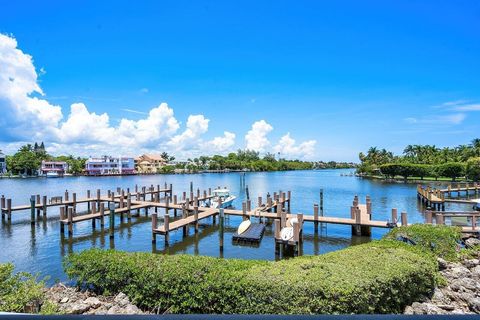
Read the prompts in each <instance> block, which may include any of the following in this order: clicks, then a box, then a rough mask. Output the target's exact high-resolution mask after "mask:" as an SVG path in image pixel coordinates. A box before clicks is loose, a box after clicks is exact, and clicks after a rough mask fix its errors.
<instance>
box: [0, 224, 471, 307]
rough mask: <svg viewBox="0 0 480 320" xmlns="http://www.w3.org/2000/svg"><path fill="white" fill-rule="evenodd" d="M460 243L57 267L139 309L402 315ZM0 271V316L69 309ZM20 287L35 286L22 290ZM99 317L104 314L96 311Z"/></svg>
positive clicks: (417, 231)
mask: <svg viewBox="0 0 480 320" xmlns="http://www.w3.org/2000/svg"><path fill="white" fill-rule="evenodd" d="M461 237H462V235H461V232H460V229H459V228H457V227H450V226H433V225H420V224H417V225H411V226H408V227H399V228H394V229H392V230H391V231H390V232H389V233H388V234H386V235H385V236H384V237H383V238H382V239H381V240H377V241H372V242H369V243H367V244H362V245H356V246H352V247H349V248H346V249H342V250H339V251H335V252H331V253H327V254H324V255H319V256H302V257H297V258H295V259H288V260H281V261H261V260H240V259H222V258H213V257H205V256H192V255H172V256H169V255H157V254H153V253H146V252H138V253H129V252H122V251H116V250H100V249H89V250H85V251H82V252H79V253H73V254H70V255H69V256H67V257H66V258H65V260H64V269H65V272H66V274H67V276H68V277H69V278H70V279H71V280H72V281H74V282H76V285H77V290H79V292H91V293H92V294H95V295H98V297H103V296H110V297H114V296H115V297H118V295H123V296H122V297H123V298H122V299H124V298H125V297H124V294H125V295H126V296H127V297H128V298H129V299H130V300H129V301H131V303H132V304H134V305H135V306H138V307H139V308H140V309H142V310H143V312H146V313H164V312H168V313H216V314H221V313H222V314H223V313H226V314H322V313H323V314H351V313H354V314H367V313H369V314H371V313H403V312H405V311H407V310H410V312H411V307H410V306H411V305H413V306H415V305H416V304H417V305H418V302H422V301H425V299H426V298H427V299H428V298H432V299H433V298H434V294H435V292H438V288H440V290H446V289H445V288H446V287H448V281H449V279H446V278H445V277H444V276H443V274H442V273H441V272H440V271H441V269H442V268H443V267H444V265H445V263H447V262H448V263H452V265H455V263H457V262H461V261H465V259H473V258H475V259H478V256H479V250H478V249H479V247H478V246H476V245H473V246H471V247H470V248H462V249H460V248H459V243H461V242H462V238H461ZM405 239H408V241H405ZM399 240H400V241H399ZM469 240H471V239H469ZM465 243H468V241H465ZM478 243H479V241H476V242H475V244H478ZM475 261H478V260H475ZM0 275H1V277H0V282H2V283H1V285H0V287H1V288H3V289H2V290H0V311H7V312H12V311H13V312H31V311H32V310H36V311H37V312H40V313H50V314H55V313H60V312H62V311H66V310H67V311H68V310H70V309H72V308H73V309H75V308H76V307H75V308H74V307H72V306H68V299H67V300H65V298H62V297H61V296H60V297H57V298H56V299H57V300H56V301H51V300H49V299H48V296H47V295H46V294H45V292H47V291H48V289H43V290H42V289H41V288H42V287H43V283H41V282H36V279H37V278H36V277H32V276H30V275H28V274H23V273H22V274H18V275H14V274H13V266H12V265H11V264H7V265H0ZM32 281H33V282H32ZM27 286H31V287H33V288H35V290H32V291H29V294H24V291H23V289H25V288H26V287H27ZM22 288H23V289H22ZM52 289H54V288H52ZM87 289H88V290H87ZM447 289H448V288H447ZM55 290H56V289H55ZM85 290H87V291H85ZM67 291H68V290H67ZM70 291H71V290H70ZM42 292H43V293H42ZM85 297H86V296H85ZM88 299H89V300H90V301H92V300H95V299H93V298H88ZM12 301H15V303H14V304H12V303H9V302H12ZM95 301H96V300H95ZM60 302H61V304H62V308H60V307H59V305H60ZM74 303H76V302H75V301H72V302H71V304H74ZM77 304H78V303H77ZM80 304H81V305H82V310H89V311H88V312H89V313H95V309H94V307H89V306H85V303H83V302H80ZM409 308H410V309H409ZM75 310H77V309H75ZM473 311H474V312H476V309H473ZM478 311H480V310H478ZM85 312H87V311H85ZM98 312H99V313H106V312H107V311H106V310H105V308H104V306H103V307H102V309H101V310H100V309H99V311H98ZM457 312H458V310H457Z"/></svg>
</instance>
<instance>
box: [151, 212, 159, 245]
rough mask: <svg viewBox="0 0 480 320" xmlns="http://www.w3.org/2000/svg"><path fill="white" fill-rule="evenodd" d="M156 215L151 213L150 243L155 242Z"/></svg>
mask: <svg viewBox="0 0 480 320" xmlns="http://www.w3.org/2000/svg"><path fill="white" fill-rule="evenodd" d="M157 224H158V221H157V214H156V213H152V243H156V242H157V234H156V233H155V229H157Z"/></svg>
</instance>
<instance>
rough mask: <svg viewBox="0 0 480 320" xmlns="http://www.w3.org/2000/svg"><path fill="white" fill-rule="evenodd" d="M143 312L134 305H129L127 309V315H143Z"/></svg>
mask: <svg viewBox="0 0 480 320" xmlns="http://www.w3.org/2000/svg"><path fill="white" fill-rule="evenodd" d="M141 313H142V311H141V310H140V309H138V308H137V306H135V305H133V304H129V305H127V306H126V307H125V314H141Z"/></svg>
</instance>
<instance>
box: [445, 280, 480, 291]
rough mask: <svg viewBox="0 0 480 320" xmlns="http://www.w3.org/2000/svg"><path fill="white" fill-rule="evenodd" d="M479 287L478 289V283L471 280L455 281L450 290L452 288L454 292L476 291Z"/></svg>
mask: <svg viewBox="0 0 480 320" xmlns="http://www.w3.org/2000/svg"><path fill="white" fill-rule="evenodd" d="M477 287H478V284H477V282H476V281H475V280H473V279H471V278H460V279H454V280H453V281H452V282H451V283H450V288H452V290H455V291H465V290H472V291H475V290H476V289H477Z"/></svg>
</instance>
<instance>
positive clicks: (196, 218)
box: [193, 206, 198, 233]
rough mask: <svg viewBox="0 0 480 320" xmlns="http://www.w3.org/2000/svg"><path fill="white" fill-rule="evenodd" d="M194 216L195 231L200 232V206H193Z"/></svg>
mask: <svg viewBox="0 0 480 320" xmlns="http://www.w3.org/2000/svg"><path fill="white" fill-rule="evenodd" d="M193 218H194V220H195V233H197V232H198V206H195V207H193Z"/></svg>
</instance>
